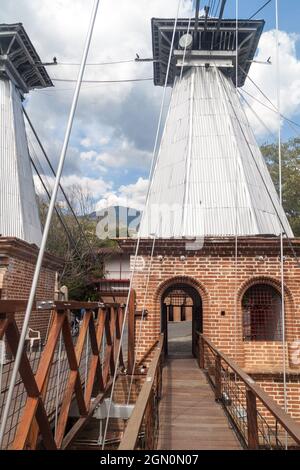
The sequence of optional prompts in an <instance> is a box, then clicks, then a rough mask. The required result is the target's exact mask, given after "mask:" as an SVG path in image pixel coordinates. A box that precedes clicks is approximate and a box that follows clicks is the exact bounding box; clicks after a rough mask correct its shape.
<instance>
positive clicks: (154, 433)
mask: <svg viewBox="0 0 300 470" xmlns="http://www.w3.org/2000/svg"><path fill="white" fill-rule="evenodd" d="M163 344H164V335H161V336H160V339H159V340H158V341H157V343H156V345H155V346H154V347H153V346H152V347H151V351H152V354H153V357H152V360H151V363H150V366H149V369H148V374H147V376H146V379H145V382H144V384H143V386H142V389H141V392H140V394H139V396H138V399H137V401H136V403H135V407H134V410H133V412H132V415H131V417H130V418H129V421H128V423H127V426H126V429H125V433H124V436H123V438H122V441H121V444H120V446H119V450H137V449H143V450H154V449H156V447H157V440H158V431H159V401H160V398H161V389H162V363H163V354H164V352H163Z"/></svg>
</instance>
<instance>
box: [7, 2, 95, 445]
mask: <svg viewBox="0 0 300 470" xmlns="http://www.w3.org/2000/svg"><path fill="white" fill-rule="evenodd" d="M99 2H100V0H95V2H94V6H93V10H92V16H91V20H90V25H89V29H88V34H87V38H86V42H85V46H84V51H83V56H82V60H81V65H80V70H79V74H78V78H77V82H76V88H75V92H74V96H73V101H72V106H71V110H70V114H69V119H68V124H67V128H66V133H65V138H64V142H63V146H62V150H61V154H60V159H59V164H58V169H57V174H56V179H55V184H54V188H53V192H52V196H51V201H50V204H49V210H48V214H47V219H46V223H45V227H44V232H43V237H42V242H41V247H40V250H39V254H38V258H37V262H36V266H35V271H34V275H33V280H32V285H31V289H30V294H29V299H28V304H27V308H26V312H25V317H24V321H23V326H22V331H21V335H20V341H19V345H18V350H17V354H16V357H15V362H14V367H13V371H12V375H11V379H10V384H9V389H8V393H7V400H6V403H5V407H4V411H3V416H2V422H1V427H0V448H1V446H2V442H3V438H4V434H5V428H6V424H7V420H8V415H9V410H10V406H11V402H12V399H13V392H14V387H15V383H16V379H17V375H18V371H19V367H20V362H21V358H22V353H23V350H24V344H25V339H26V334H27V330H28V326H29V320H30V316H31V310H32V307H33V303H34V299H35V294H36V289H37V285H38V281H39V276H40V271H41V267H42V262H43V258H44V254H45V251H46V243H47V239H48V234H49V229H50V224H51V219H52V215H53V212H54V208H55V203H56V198H57V193H58V189H59V184H60V179H61V175H62V171H63V167H64V162H65V158H66V154H67V150H68V145H69V140H70V135H71V131H72V127H73V122H74V116H75V112H76V108H77V103H78V98H79V92H80V88H81V83H82V79H83V74H84V71H85V65H86V60H87V56H88V53H89V49H90V44H91V39H92V35H93V30H94V25H95V21H96V17H97V11H98V7H99Z"/></svg>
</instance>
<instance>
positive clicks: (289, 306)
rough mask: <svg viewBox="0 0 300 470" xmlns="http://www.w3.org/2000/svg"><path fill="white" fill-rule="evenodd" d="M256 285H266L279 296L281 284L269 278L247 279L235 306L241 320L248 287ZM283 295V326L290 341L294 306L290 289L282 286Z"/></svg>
mask: <svg viewBox="0 0 300 470" xmlns="http://www.w3.org/2000/svg"><path fill="white" fill-rule="evenodd" d="M257 284H266V285H268V286H271V287H273V288H274V289H275V290H276V291H277V292H278V293H279V294H280V295H281V283H280V282H279V281H278V280H277V279H275V278H273V277H271V276H253V277H251V278H250V279H247V281H245V282H244V283H243V284H242V285H241V286H240V288H239V290H238V292H237V305H238V314H239V315H240V318H241V320H242V313H243V312H242V310H243V309H242V300H243V297H244V295H245V293H246V292H247V290H248V289H250V287H253V286H255V285H257ZM284 295H285V325H286V339H287V340H290V339H291V338H292V333H291V328H292V324H293V318H294V315H295V306H294V300H293V296H292V293H291V291H290V289H289V288H288V287H287V286H286V285H285V286H284Z"/></svg>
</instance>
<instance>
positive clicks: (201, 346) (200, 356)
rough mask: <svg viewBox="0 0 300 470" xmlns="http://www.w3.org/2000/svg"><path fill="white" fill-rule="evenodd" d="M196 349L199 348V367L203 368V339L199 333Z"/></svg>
mask: <svg viewBox="0 0 300 470" xmlns="http://www.w3.org/2000/svg"><path fill="white" fill-rule="evenodd" d="M198 350H199V367H200V369H205V358H204V339H203V336H202V335H199V339H198Z"/></svg>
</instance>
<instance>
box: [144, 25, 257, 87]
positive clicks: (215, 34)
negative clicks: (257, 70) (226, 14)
mask: <svg viewBox="0 0 300 470" xmlns="http://www.w3.org/2000/svg"><path fill="white" fill-rule="evenodd" d="M189 21H190V20H189V18H185V19H180V20H178V22H177V27H176V33H175V40H174V50H173V54H172V61H171V68H170V73H169V77H168V83H167V85H168V86H173V84H174V80H175V77H176V76H177V75H179V74H180V70H178V67H176V57H175V54H174V51H175V50H179V40H180V38H181V36H183V35H184V34H186V33H187V31H188V25H189ZM174 22H175V20H174V19H159V18H152V43H153V58H154V63H153V67H154V84H155V85H157V86H164V84H165V80H166V72H167V67H168V59H169V54H170V48H171V45H172V36H173V30H174ZM264 25H265V22H264V20H239V23H238V44H239V51H238V62H239V70H238V86H239V87H241V86H243V85H244V83H245V80H246V76H247V74H248V72H249V69H250V66H251V61H252V60H253V58H254V55H255V52H256V49H257V46H258V43H259V39H260V36H261V34H262V31H263V28H264ZM190 34H192V35H193V48H192V49H193V51H203V52H204V51H209V52H210V54H211V55H212V56H213V54H214V52H220V51H224V52H225V51H226V52H235V51H236V20H231V19H225V20H222V21H221V23H220V24H218V19H217V18H215V19H209V20H208V21H207V25H206V24H205V20H204V19H200V20H199V24H198V29H197V31H195V19H193V20H192V21H191V25H190ZM193 51H192V52H193ZM188 54H189V52H188ZM223 72H224V71H223ZM224 73H225V74H226V75H227V76H229V77H231V78H232V80H233V83H234V84H235V81H236V64H235V63H234V67H229V68H228V69H226V71H225V72H224Z"/></svg>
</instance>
